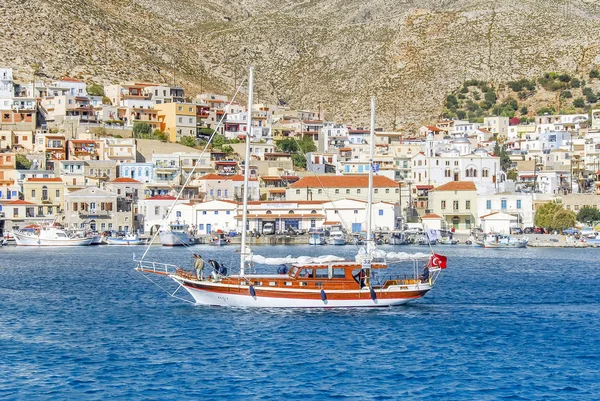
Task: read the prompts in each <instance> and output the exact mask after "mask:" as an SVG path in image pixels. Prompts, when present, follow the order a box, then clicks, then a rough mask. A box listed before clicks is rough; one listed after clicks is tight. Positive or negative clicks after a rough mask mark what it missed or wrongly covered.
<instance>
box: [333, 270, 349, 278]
mask: <svg viewBox="0 0 600 401" xmlns="http://www.w3.org/2000/svg"><path fill="white" fill-rule="evenodd" d="M345 277H346V272H345V271H344V269H333V278H345Z"/></svg>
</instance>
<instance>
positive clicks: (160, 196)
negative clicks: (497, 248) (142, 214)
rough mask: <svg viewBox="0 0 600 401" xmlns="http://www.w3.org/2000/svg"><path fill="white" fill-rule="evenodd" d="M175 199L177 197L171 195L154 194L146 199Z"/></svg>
mask: <svg viewBox="0 0 600 401" xmlns="http://www.w3.org/2000/svg"><path fill="white" fill-rule="evenodd" d="M175 199H177V198H175V197H174V196H171V195H156V196H153V197H151V198H148V199H147V200H175Z"/></svg>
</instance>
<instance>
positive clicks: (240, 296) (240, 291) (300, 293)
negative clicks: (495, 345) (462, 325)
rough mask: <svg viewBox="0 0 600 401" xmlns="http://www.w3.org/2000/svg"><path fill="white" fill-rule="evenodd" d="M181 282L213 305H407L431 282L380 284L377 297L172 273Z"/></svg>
mask: <svg viewBox="0 0 600 401" xmlns="http://www.w3.org/2000/svg"><path fill="white" fill-rule="evenodd" d="M170 277H171V278H172V279H173V280H175V281H176V282H178V283H179V284H181V285H182V286H183V287H184V288H185V289H186V290H187V291H188V292H189V293H190V295H191V296H192V297H193V298H194V300H195V301H196V303H198V304H201V305H213V306H237V307H256V308H374V307H385V306H397V305H403V304H406V303H408V302H410V301H413V300H415V299H419V298H421V297H423V296H424V295H425V294H426V293H427V292H428V291H429V290H430V289H431V286H430V285H429V284H427V283H420V284H415V285H410V286H395V287H396V288H377V289H374V290H375V299H373V298H372V297H371V290H370V288H368V287H365V288H362V289H360V290H330V291H328V290H325V299H323V298H322V294H321V290H318V289H311V290H302V289H285V288H269V287H264V286H254V287H253V290H254V293H255V295H254V296H252V295H251V290H250V286H248V285H230V284H221V283H218V282H217V283H215V282H210V281H194V280H187V279H185V278H182V277H180V276H177V275H171V276H170Z"/></svg>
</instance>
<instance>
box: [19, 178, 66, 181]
mask: <svg viewBox="0 0 600 401" xmlns="http://www.w3.org/2000/svg"><path fill="white" fill-rule="evenodd" d="M27 182H63V180H61V179H60V178H58V177H53V178H28V179H27Z"/></svg>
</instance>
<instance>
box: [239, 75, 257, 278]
mask: <svg viewBox="0 0 600 401" xmlns="http://www.w3.org/2000/svg"><path fill="white" fill-rule="evenodd" d="M253 91H254V67H250V71H249V72H248V115H247V116H246V158H245V160H244V190H243V191H242V196H243V197H244V200H243V207H242V249H241V250H240V276H243V275H244V270H245V267H246V266H245V265H246V225H247V224H248V181H249V178H250V134H251V132H252V103H253V102H254V99H253V96H254V93H253Z"/></svg>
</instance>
